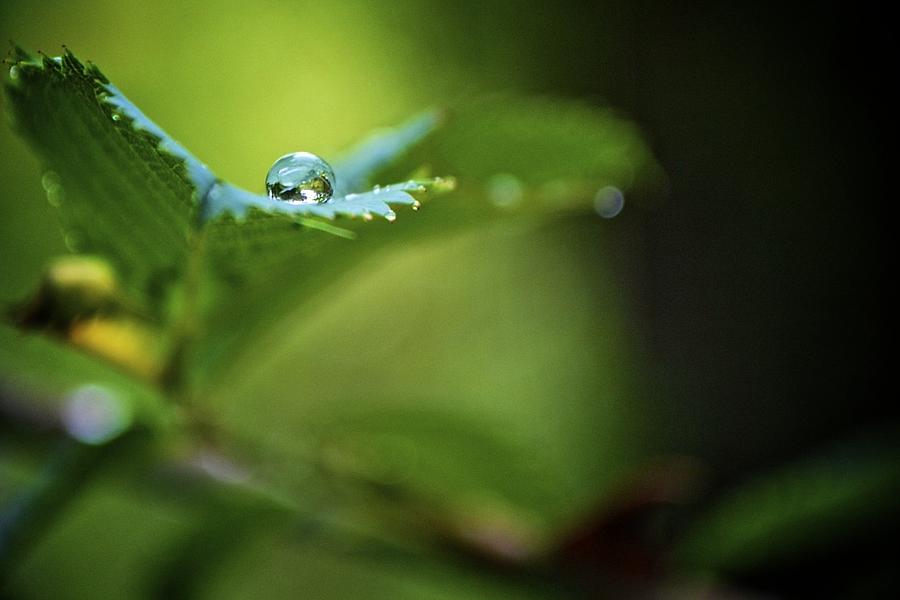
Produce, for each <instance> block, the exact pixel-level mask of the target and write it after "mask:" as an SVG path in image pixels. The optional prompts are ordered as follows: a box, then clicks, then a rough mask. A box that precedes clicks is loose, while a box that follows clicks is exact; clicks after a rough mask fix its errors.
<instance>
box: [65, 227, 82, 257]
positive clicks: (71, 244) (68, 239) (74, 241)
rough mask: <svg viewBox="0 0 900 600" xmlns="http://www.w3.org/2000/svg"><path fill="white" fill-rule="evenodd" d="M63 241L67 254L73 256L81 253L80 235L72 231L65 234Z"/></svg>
mask: <svg viewBox="0 0 900 600" xmlns="http://www.w3.org/2000/svg"><path fill="white" fill-rule="evenodd" d="M63 241H64V242H65V244H66V248H67V249H68V250H69V252H72V253H75V254H77V253H78V252H81V247H82V243H83V238H82V237H81V234H80V233H78V232H77V231H75V230H74V229H73V230H71V231H67V232H66V234H65V236H63Z"/></svg>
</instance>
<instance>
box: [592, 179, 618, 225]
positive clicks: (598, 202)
mask: <svg viewBox="0 0 900 600" xmlns="http://www.w3.org/2000/svg"><path fill="white" fill-rule="evenodd" d="M624 207H625V195H624V194H623V193H622V190H620V189H619V188H617V187H615V186H612V185H608V186H606V187H602V188H600V189H599V190H598V191H597V194H596V195H595V196H594V210H595V211H596V212H597V214H598V215H600V216H601V217H603V218H604V219H612V218H613V217H615V216H617V215H618V214H619V213H620V212H622V209H623V208H624Z"/></svg>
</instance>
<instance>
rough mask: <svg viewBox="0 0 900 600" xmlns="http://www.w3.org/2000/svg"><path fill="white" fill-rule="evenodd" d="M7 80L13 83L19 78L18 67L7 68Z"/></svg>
mask: <svg viewBox="0 0 900 600" xmlns="http://www.w3.org/2000/svg"><path fill="white" fill-rule="evenodd" d="M9 78H10V79H12V80H13V81H15V80H16V79H18V78H19V67H17V66H16V65H13V66H11V67H10V68H9Z"/></svg>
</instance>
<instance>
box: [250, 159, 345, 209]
mask: <svg viewBox="0 0 900 600" xmlns="http://www.w3.org/2000/svg"><path fill="white" fill-rule="evenodd" d="M334 187H335V176H334V171H333V170H332V168H331V165H329V164H328V163H327V162H325V161H324V160H323V159H321V158H320V157H318V156H316V155H315V154H312V153H309V152H292V153H290V154H285V155H284V156H282V157H281V158H279V159H278V160H276V161H275V163H274V164H273V165H272V167H271V168H270V169H269V172H268V174H267V175H266V192H267V193H268V194H269V197H270V198H273V199H275V200H279V201H282V202H288V203H290V204H321V203H323V202H328V201H329V200H331V197H332V195H334Z"/></svg>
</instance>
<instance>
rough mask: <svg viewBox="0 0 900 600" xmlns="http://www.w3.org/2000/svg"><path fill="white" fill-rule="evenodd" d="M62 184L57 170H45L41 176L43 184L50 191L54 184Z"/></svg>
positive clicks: (45, 189)
mask: <svg viewBox="0 0 900 600" xmlns="http://www.w3.org/2000/svg"><path fill="white" fill-rule="evenodd" d="M61 184H62V181H60V178H59V174H58V173H57V172H56V171H45V172H44V174H43V175H42V176H41V186H42V187H43V188H44V191H46V192H49V191H50V189H51V188H53V187H54V186H57V185H61Z"/></svg>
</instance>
